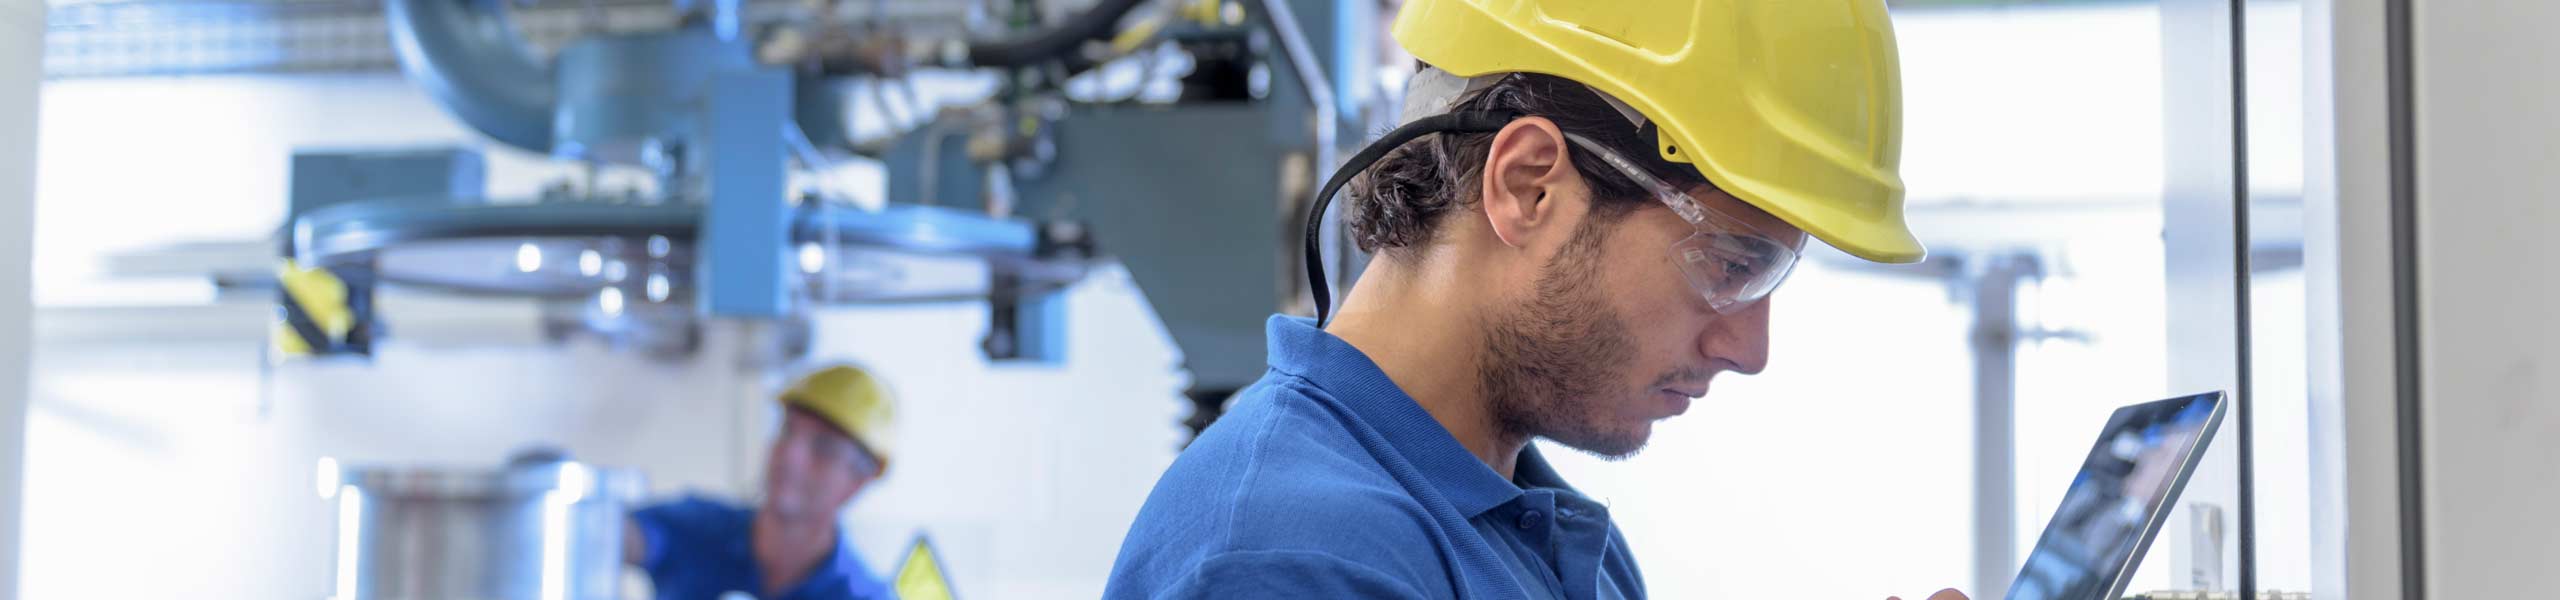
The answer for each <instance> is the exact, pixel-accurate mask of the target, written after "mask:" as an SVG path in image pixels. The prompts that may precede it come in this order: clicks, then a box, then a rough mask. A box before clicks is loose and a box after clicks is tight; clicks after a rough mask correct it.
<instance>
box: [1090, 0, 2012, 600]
mask: <svg viewBox="0 0 2560 600" xmlns="http://www.w3.org/2000/svg"><path fill="white" fill-rule="evenodd" d="M1394 34H1395V37H1396V39H1397V41H1398V42H1399V43H1401V44H1403V46H1404V47H1405V48H1406V49H1407V50H1408V51H1410V52H1411V53H1412V54H1413V55H1414V56H1415V58H1417V59H1420V61H1421V62H1423V63H1425V64H1424V67H1423V68H1422V71H1421V72H1420V73H1418V74H1416V75H1415V76H1414V78H1413V79H1412V80H1411V82H1410V83H1409V84H1408V87H1407V91H1406V99H1405V110H1404V115H1403V116H1404V123H1405V126H1403V127H1399V128H1398V129H1397V130H1395V131H1392V132H1389V133H1388V134H1387V135H1386V136H1385V137H1384V139H1381V140H1379V141H1378V142H1377V143H1376V144H1374V145H1372V146H1371V148H1370V149H1369V151H1365V152H1362V153H1361V154H1360V155H1359V156H1358V157H1355V158H1353V159H1352V161H1351V163H1350V164H1348V165H1345V166H1344V169H1345V173H1346V174H1350V173H1358V174H1360V175H1359V176H1358V177H1357V178H1356V179H1345V178H1344V176H1339V175H1338V176H1337V177H1336V178H1335V181H1333V182H1331V183H1329V184H1328V185H1327V189H1326V190H1325V191H1324V192H1322V193H1320V196H1319V197H1320V199H1321V198H1323V197H1326V196H1329V195H1330V194H1331V192H1332V191H1333V190H1334V189H1336V188H1338V187H1339V186H1341V185H1343V184H1344V183H1345V182H1346V181H1348V182H1351V183H1352V193H1351V198H1352V199H1351V200H1350V202H1351V203H1352V204H1351V205H1350V206H1349V210H1346V211H1345V212H1344V219H1345V220H1346V221H1348V222H1349V224H1350V226H1351V229H1352V235H1354V236H1356V239H1357V241H1358V243H1359V244H1360V247H1361V248H1362V249H1364V250H1368V251H1371V252H1373V253H1376V254H1377V255H1378V259H1377V260H1375V261H1373V262H1371V263H1370V264H1369V266H1368V267H1367V270H1366V271H1365V272H1363V274H1362V276H1361V277H1360V279H1359V286H1358V287H1356V288H1354V289H1352V290H1351V293H1350V295H1349V297H1348V298H1346V299H1345V300H1344V304H1343V310H1342V311H1341V313H1340V315H1339V318H1338V319H1335V320H1334V321H1332V322H1331V324H1330V325H1329V326H1328V325H1326V324H1325V323H1324V322H1323V321H1322V320H1321V319H1322V318H1323V315H1325V313H1326V309H1327V308H1328V306H1327V305H1328V304H1329V302H1328V299H1327V298H1326V292H1325V291H1323V288H1322V287H1321V282H1322V281H1323V278H1322V277H1321V276H1317V275H1313V274H1311V281H1313V282H1316V283H1313V284H1311V285H1315V286H1317V292H1316V299H1317V302H1318V303H1319V304H1318V315H1319V317H1318V320H1309V319H1303V318H1289V317H1280V316H1275V317H1273V318H1272V319H1271V321H1270V323H1269V326H1268V334H1267V335H1268V338H1269V343H1270V347H1269V353H1270V354H1269V356H1270V364H1271V370H1270V371H1269V373H1268V374H1267V375H1265V376H1264V378H1263V379H1262V380H1261V381H1260V382H1259V383H1257V384H1255V385H1254V386H1252V387H1250V388H1247V389H1246V390H1244V391H1243V392H1240V393H1239V394H1238V395H1237V397H1236V398H1235V400H1234V404H1233V408H1232V409H1231V411H1230V412H1229V413H1228V414H1227V415H1226V416H1225V417H1224V418H1223V419H1221V420H1220V421H1218V422H1217V423H1216V424H1215V425H1213V426H1212V427H1210V428H1209V429H1208V430H1207V431H1206V432H1204V433H1203V434H1202V435H1201V436H1200V438H1199V439H1198V440H1197V441H1195V442H1194V443H1193V444H1192V445H1191V446H1190V447H1189V449H1187V450H1185V451H1184V452H1183V454H1182V456H1181V457H1180V458H1179V459H1178V460H1176V461H1175V462H1174V464H1173V466H1172V467H1171V468H1170V469H1168V470H1167V471H1166V472H1165V474H1164V477H1163V478H1162V479H1161V480H1159V481H1158V482H1157V484H1156V488H1155V490H1154V492H1153V493H1152V494H1151V495H1150V496H1149V497H1148V499H1147V503H1146V506H1145V507H1144V508H1143V509H1142V510H1141V511H1140V513H1139V515H1138V518H1137V522H1136V523H1135V524H1134V525H1132V526H1131V527H1130V530H1129V534H1128V537H1127V541H1126V542H1125V543H1124V544H1123V545H1122V547H1121V551H1120V556H1119V560H1118V563H1117V564H1116V565H1114V566H1113V569H1112V575H1111V581H1110V584H1109V587H1108V589H1107V591H1106V592H1105V595H1106V596H1108V597H1110V598H1131V599H1134V598H1352V597H1359V598H1576V599H1581V598H1641V597H1644V596H1645V588H1644V580H1643V576H1642V574H1641V572H1640V571H1639V570H1638V569H1637V566H1636V563H1635V560H1634V558H1633V555H1632V554H1631V553H1630V552H1629V549H1628V548H1627V546H1626V540H1625V539H1624V538H1623V537H1621V536H1620V535H1619V532H1618V530H1617V528H1616V526H1615V525H1614V524H1612V522H1611V521H1610V518H1609V509H1608V507H1607V506H1604V505H1602V504H1600V503H1598V502H1594V501H1592V500H1591V499H1589V498H1586V497H1584V496H1583V495H1582V494H1580V493H1578V492H1576V491H1574V489H1573V488H1572V487H1571V486H1568V485H1566V484H1565V482H1564V481H1563V479H1562V478H1560V477H1559V476H1558V475H1557V473H1556V472H1555V470H1554V469H1553V468H1551V467H1549V466H1548V464H1547V462H1546V460H1545V459H1544V458H1542V457H1540V456H1539V453H1538V450H1537V449H1536V447H1534V446H1533V445H1531V444H1530V441H1531V440H1533V439H1535V438H1546V439H1548V440H1552V441H1554V442H1556V443H1558V444H1562V445H1564V446H1568V447H1572V448H1575V449H1579V450H1581V451H1584V452H1589V453H1592V454H1597V455H1601V456H1604V457H1622V456H1627V455H1630V454H1633V453H1635V452H1636V451H1637V450H1638V449H1641V448H1643V447H1644V445H1645V442H1646V441H1647V440H1648V439H1649V438H1650V436H1651V434H1652V424H1653V422H1654V421H1656V420H1660V419H1665V418H1669V417H1672V416H1674V415H1678V414H1680V413H1681V412H1683V411H1686V410H1687V409H1688V407H1689V403H1690V400H1691V399H1693V398H1697V397H1700V396H1704V395H1705V394H1706V393H1707V391H1708V382H1709V381H1710V380H1711V379H1713V378H1714V376H1715V375H1716V374H1718V373H1722V372H1728V371H1730V372H1736V373H1742V374H1751V373H1757V372H1759V371H1760V370H1761V368H1762V367H1764V366H1766V365H1767V364H1768V361H1769V331H1768V326H1769V311H1770V304H1771V303H1770V302H1769V300H1768V299H1767V295H1768V294H1769V292H1770V291H1771V290H1772V289H1774V288H1776V287H1777V285H1778V283H1779V282H1780V281H1781V280H1782V279H1784V278H1785V277H1786V275H1787V273H1788V271H1789V269H1791V268H1792V267H1793V266H1794V263H1795V261H1796V257H1797V255H1798V253H1799V252H1801V251H1802V249H1803V248H1804V245H1805V242H1806V240H1807V238H1808V237H1811V238H1818V239H1821V240H1823V241H1824V242H1825V243H1828V244H1830V245H1832V246H1833V247H1836V248H1839V249H1840V250H1842V251H1845V252H1847V253H1849V254H1851V255H1855V256H1859V257H1863V258H1866V259H1868V260H1874V261H1880V262H1914V261H1917V260H1919V259H1920V258H1921V257H1922V255H1923V254H1924V250H1923V248H1922V247H1921V245H1920V243H1919V241H1918V240H1917V239H1915V238H1913V237H1912V235H1911V233H1910V232H1909V231H1908V229H1907V228H1906V227H1905V226H1904V224H1903V216H1902V194H1903V191H1902V182H1901V179H1900V176H1899V175H1898V174H1897V166H1896V165H1897V162H1898V161H1899V156H1898V155H1899V153H1900V136H1901V123H1900V119H1901V116H1900V112H1901V96H1900V75H1899V67H1898V63H1897V61H1898V59H1897V57H1896V53H1895V52H1896V51H1895V49H1894V40H1893V33H1892V26H1891V24H1890V22H1889V21H1888V20H1887V17H1886V14H1885V5H1884V0H1625V1H1617V2H1591V1H1588V0H1544V1H1541V0H1519V1H1495V0H1408V2H1406V4H1405V5H1404V7H1403V10H1402V12H1401V13H1400V15H1399V17H1398V19H1397V20H1396V22H1395V26H1394ZM1408 142H1410V143H1408ZM1389 150H1392V151H1389ZM1320 209H1321V207H1320V206H1319V210H1320ZM1310 260H1311V263H1313V264H1317V265H1321V264H1322V261H1321V260H1319V259H1317V258H1316V257H1310ZM1735 543H1749V542H1747V541H1736V542H1735ZM1962 597H1963V596H1962V595H1961V594H1958V593H1956V592H1954V591H1952V590H1948V591H1944V592H1940V594H1939V595H1938V596H1934V598H1940V599H1952V598H1962Z"/></svg>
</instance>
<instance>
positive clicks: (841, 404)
mask: <svg viewBox="0 0 2560 600" xmlns="http://www.w3.org/2000/svg"><path fill="white" fill-rule="evenodd" d="M780 400H781V403H782V407H783V411H782V412H783V416H782V430H781V432H780V433H779V434H777V435H776V437H775V438H774V440H773V447H772V449H771V450H770V451H769V453H768V454H767V455H766V457H765V466H764V498H763V500H762V501H761V502H760V503H759V504H757V505H756V507H755V508H753V509H749V508H746V507H742V506H736V505H731V504H727V503H723V502H718V501H714V500H709V499H703V498H686V499H684V500H680V501H676V502H670V503H666V504H659V505H654V506H649V507H646V508H642V509H640V510H639V511H636V512H633V513H632V514H631V519H630V522H629V526H628V527H627V528H626V530H625V531H624V535H623V539H624V540H625V541H624V542H623V560H624V561H625V562H629V563H631V564H633V565H638V566H639V567H641V568H642V569H645V570H647V571H648V572H649V579H650V581H651V582H652V583H653V584H654V586H655V587H656V589H657V594H658V597H659V598H661V599H665V600H711V599H713V598H719V597H721V596H722V594H726V593H730V592H742V593H746V594H749V595H751V596H754V597H756V598H766V599H769V600H833V599H846V598H863V599H869V598H888V597H890V595H889V591H888V588H887V587H886V586H884V585H883V584H882V583H881V581H880V579H879V577H878V576H877V575H874V574H873V573H872V571H871V569H870V568H869V567H868V566H866V565H865V564H864V563H863V561H862V557H860V556H856V555H855V554H854V550H853V545H852V543H851V540H848V539H846V537H845V535H844V532H843V528H842V527H841V526H839V525H838V524H837V522H836V518H837V515H839V514H841V513H842V512H843V511H844V508H845V505H846V503H847V502H849V501H851V500H852V499H853V497H854V495H856V494H858V493H860V492H861V491H862V488H863V486H865V485H868V484H870V483H871V482H872V481H873V480H876V479H878V478H879V477H880V475H881V474H882V473H883V472H884V470H885V469H886V468H887V467H888V464H889V463H888V460H887V459H888V454H887V452H888V449H889V446H890V442H891V439H890V426H891V424H892V423H891V421H892V419H893V417H894V414H893V413H892V408H891V404H892V401H891V398H890V395H889V392H888V390H887V388H885V387H883V386H881V385H880V383H879V381H877V380H874V379H873V378H872V377H871V375H870V374H869V373H866V372H864V371H863V370H862V369H859V368H855V367H846V366H838V367H831V368H827V369H823V370H820V371H817V372H815V373H811V374H809V376H807V377H805V378H802V379H801V380H800V381H799V383H797V384H794V385H793V386H791V388H790V389H788V390H784V391H783V392H782V395H781V398H780Z"/></svg>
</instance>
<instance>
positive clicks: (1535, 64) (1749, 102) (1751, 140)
mask: <svg viewBox="0 0 2560 600" xmlns="http://www.w3.org/2000/svg"><path fill="white" fill-rule="evenodd" d="M1394 35H1395V38H1396V41H1397V42H1399V43H1402V44H1403V45H1404V48H1405V50H1406V51H1409V52H1411V53H1413V56H1414V58H1416V59H1420V60H1421V61H1422V62H1424V63H1426V64H1429V65H1431V66H1432V67H1435V68H1438V69H1441V70H1444V71H1448V72H1449V73H1451V74H1453V75H1457V76H1460V77H1475V76H1480V75H1487V74H1495V73H1513V72H1526V73H1539V74H1545V75H1552V76H1556V77H1562V78H1565V79H1570V80H1573V81H1575V82H1579V83H1582V84H1583V85H1587V86H1591V87H1592V89H1595V90H1599V91H1601V92H1603V93H1605V94H1607V95H1609V96H1614V97H1615V98H1616V99H1617V100H1619V101H1622V102H1624V103H1626V104H1627V105H1629V106H1631V107H1633V108H1634V109H1635V110H1636V111H1637V112H1641V113H1643V115H1644V117H1646V118H1647V119H1649V120H1650V121H1651V122H1652V123H1653V124H1654V126H1655V127H1656V128H1657V130H1658V132H1659V138H1660V140H1661V141H1660V143H1661V146H1662V148H1661V152H1662V157H1663V158H1664V159H1665V160H1669V161H1671V162H1675V163H1688V164H1691V165H1694V166H1696V167H1697V168H1698V171H1699V173H1700V174H1703V175H1705V176H1706V178H1707V181H1710V182H1713V183H1715V184H1716V186H1717V187H1719V188H1721V189H1723V190H1725V191H1726V192H1729V193H1732V194H1733V195H1734V197H1737V198H1741V199H1742V200H1743V201H1745V202H1749V203H1751V204H1752V205H1753V206H1757V207H1760V209H1761V210H1765V211H1768V212H1769V214H1771V215H1775V216H1777V217H1778V218H1780V219H1784V220H1786V221H1787V222H1788V223H1791V224H1794V225H1795V226H1796V227H1798V228H1801V229H1803V230H1805V232H1806V233H1809V234H1812V235H1813V237H1815V238H1817V239H1820V240H1822V241H1824V242H1826V243H1829V244H1831V245H1832V247H1835V248H1839V249H1840V250H1841V251H1844V252H1847V253H1849V254H1851V255H1855V256H1858V257H1860V258H1865V259H1867V260H1872V261H1878V262H1888V263H1908V262H1916V261H1919V260H1920V259H1921V258H1922V257H1923V256H1924V255H1926V253H1927V251H1926V249H1924V248H1922V247H1921V245H1920V240H1919V239H1918V238H1916V237H1914V236H1913V235H1912V234H1911V230H1910V227H1909V226H1908V225H1906V224H1905V223H1904V221H1903V215H1902V195H1903V188H1902V176H1901V173H1900V166H1899V165H1900V163H1901V159H1902V157H1901V154H1902V74H1901V65H1900V61H1899V59H1898V58H1897V55H1896V50H1895V49H1894V38H1893V25H1892V23H1891V22H1890V21H1889V20H1888V18H1887V16H1886V14H1885V5H1884V0H1608V1H1595V0H1545V1H1540V0H1407V1H1406V2H1405V5H1404V11H1403V12H1402V13H1400V14H1399V15H1397V18H1396V22H1395V27H1394Z"/></svg>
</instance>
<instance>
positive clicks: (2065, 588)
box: [2008, 392, 2225, 600]
mask: <svg viewBox="0 0 2560 600" xmlns="http://www.w3.org/2000/svg"><path fill="white" fill-rule="evenodd" d="M2224 404H2225V402H2224V401H2223V396H2222V393H2221V392H2214V393H2210V394H2201V395H2195V396H2188V397H2184V398H2171V399H2168V400H2161V401H2158V402H2145V403H2142V404H2136V405H2132V406H2127V407H2124V408H2119V409H2116V412H2115V415H2114V416H2111V417H2108V418H2107V427H2106V429H2104V430H2101V431H2100V432H2099V433H2098V443H2097V446H2096V447H2094V448H2091V449H2089V458H2088V459H2087V460H2085V461H2082V462H2081V463H2080V474H2079V475H2078V476H2075V477H2072V478H2071V491H2070V492H2068V493H2065V494H2063V496H2062V506H2061V507H2060V508H2058V509H2055V510H2054V512H2053V521H2052V522H2050V523H2047V524H2045V526H2044V534H2043V536H2041V537H2039V538H2037V539H2036V549H2035V552H2033V553H2031V554H2028V555H2027V563H2026V566H2024V567H2022V568H2020V569H2019V570H2018V578H2017V579H2016V580H2015V581H2013V582H2011V583H2010V584H2009V595H2008V598H2009V600H2116V599H2117V598H2121V597H2122V594H2124V588H2125V585H2126V583H2127V582H2128V580H2130V579H2132V578H2133V568H2134V565H2136V564H2139V563H2141V562H2142V554H2143V551H2145V550H2148V549H2150V547H2151V538H2152V537H2153V536H2157V535H2159V534H2160V524H2161V522H2162V521H2164V520H2166V519H2167V518H2168V516H2169V507H2171V506H2174V505H2176V503H2177V500H2178V492H2179V491H2180V490H2183V489H2185V488H2186V486H2187V476H2188V475H2190V474H2192V473H2194V472H2195V470H2196V463H2197V462H2198V461H2200V460H2202V459H2203V458H2204V448H2205V444H2207V443H2208V442H2211V441H2212V440H2213V433H2214V431H2215V430H2217V429H2219V428H2220V427H2221V426H2222V413H2223V410H2224V408H2223V405H2224Z"/></svg>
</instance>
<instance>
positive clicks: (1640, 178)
mask: <svg viewBox="0 0 2560 600" xmlns="http://www.w3.org/2000/svg"><path fill="white" fill-rule="evenodd" d="M1519 117H1520V115H1519V114H1517V113H1512V112H1508V111H1470V112H1455V113H1443V114H1438V115H1431V116H1426V117H1420V118H1417V119H1414V120H1413V121H1412V122H1410V123H1406V124H1404V125H1403V126H1401V127H1397V128H1395V129H1394V130H1391V131H1388V132H1387V133H1386V135H1383V136H1380V137H1379V138H1378V141H1376V142H1373V143H1371V144H1369V147H1368V148H1364V149H1362V150H1361V151H1360V152H1359V153H1358V154H1354V155H1352V156H1351V159H1350V160H1349V161H1346V162H1345V163H1344V164H1343V166H1342V168H1341V169H1340V170H1337V171H1334V173H1333V177H1332V178H1330V179H1328V180H1326V181H1325V184H1324V187H1323V188H1320V189H1319V190H1318V191H1317V192H1316V196H1315V199H1314V202H1312V203H1310V205H1309V206H1308V207H1307V224H1306V229H1304V230H1302V231H1304V235H1305V236H1306V240H1305V243H1306V253H1307V255H1306V262H1305V266H1306V269H1307V288H1308V291H1309V292H1310V293H1311V294H1310V295H1312V296H1313V297H1314V300H1315V304H1316V306H1315V309H1316V323H1317V324H1318V325H1322V324H1323V323H1325V322H1326V321H1327V320H1329V319H1330V318H1331V317H1332V312H1333V290H1332V286H1331V285H1330V284H1329V281H1328V280H1327V278H1326V277H1325V274H1324V252H1323V249H1322V246H1321V244H1320V243H1319V235H1320V233H1321V232H1322V231H1323V230H1324V214H1325V208H1326V207H1327V206H1330V205H1332V204H1333V196H1334V194H1335V193H1337V192H1340V191H1342V186H1344V185H1346V184H1349V183H1350V182H1351V178H1352V177H1354V176H1356V175H1359V174H1360V172H1361V171H1363V170H1366V169H1368V168H1369V166H1370V165H1373V164H1376V163H1377V162H1378V159H1380V158H1383V157H1385V156H1386V154H1387V152H1388V151H1391V150H1394V149H1395V148H1397V147H1399V146H1403V145H1404V144H1405V143H1406V142H1411V141H1413V140H1414V139H1416V138H1420V137H1422V136H1425V135H1430V134H1434V133H1492V132H1495V131H1500V130H1501V129H1502V126H1503V125H1504V124H1507V123H1510V122H1511V120H1512V119H1516V118H1519ZM1565 137H1566V138H1567V139H1570V140H1572V141H1573V144H1574V145H1575V146H1580V147H1581V148H1582V149H1584V150H1589V151H1590V152H1591V153H1592V154H1594V155H1597V156H1599V157H1600V161H1601V162H1605V163H1609V166H1610V167H1611V168H1615V169H1617V170H1618V172H1620V173H1624V174H1626V176H1627V177H1628V178H1629V179H1633V180H1635V182H1636V184H1637V185H1641V186H1644V188H1645V189H1646V190H1648V191H1651V192H1652V193H1653V197H1654V199H1656V200H1660V201H1661V202H1662V203H1663V205H1665V206H1669V207H1671V212H1673V213H1677V214H1679V215H1680V218H1681V219H1682V220H1686V221H1688V222H1689V225H1690V226H1692V227H1696V228H1697V229H1698V233H1696V234H1695V235H1691V236H1689V237H1688V238H1686V239H1682V240H1680V242H1679V243H1676V244H1672V246H1671V259H1672V262H1673V263H1676V264H1678V265H1680V272H1681V275H1682V276H1684V277H1686V278H1687V279H1688V280H1689V287H1690V288H1691V289H1694V290H1696V291H1697V292H1698V295H1699V296H1700V297H1702V298H1704V299H1706V302H1707V306H1708V307H1710V308H1713V309H1715V311H1716V312H1717V313H1718V314H1729V313H1733V312H1738V311H1741V310H1744V309H1748V308H1751V304H1752V303H1754V302H1759V301H1760V299H1762V298H1767V297H1768V296H1769V292H1770V291H1772V290H1776V289H1778V284H1779V283H1780V282H1784V281H1786V279H1787V273H1788V272H1791V271H1794V270H1795V266H1796V257H1797V255H1798V253H1799V251H1801V250H1803V249H1804V242H1805V234H1804V232H1801V231H1788V232H1777V231H1769V230H1765V229H1761V228H1759V227H1754V226H1752V225H1751V223H1750V222H1748V221H1744V220H1741V219H1736V218H1733V216H1732V215H1727V214H1724V213H1719V212H1716V211H1714V210H1711V209H1709V208H1707V205H1706V204H1704V203H1700V202H1698V200H1697V199H1696V198H1691V197H1689V194H1688V193H1686V192H1682V191H1680V190H1679V189H1677V188H1673V187H1671V185H1670V184H1667V183H1663V182H1662V180H1661V179H1659V178H1656V177H1654V176H1653V174H1651V173H1646V172H1645V171H1644V169H1641V168H1638V167H1636V164H1635V162H1634V161H1630V160H1627V157H1625V156H1623V155H1620V154H1618V153H1617V152H1613V151H1610V150H1609V148H1608V147H1607V146H1602V145H1600V143H1599V142H1595V141H1592V140H1591V139H1590V138H1585V137H1582V136H1580V135H1576V134H1572V133H1567V134H1565Z"/></svg>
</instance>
